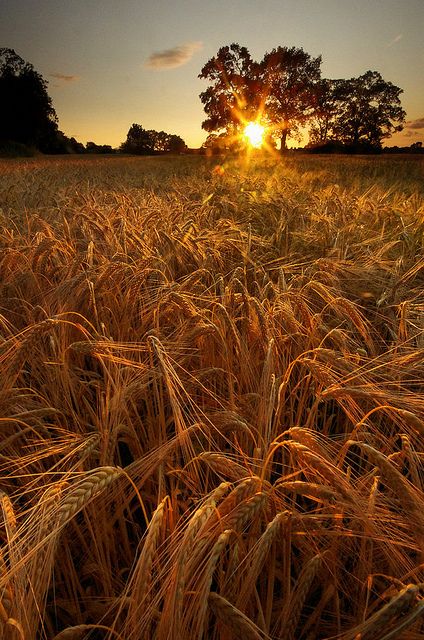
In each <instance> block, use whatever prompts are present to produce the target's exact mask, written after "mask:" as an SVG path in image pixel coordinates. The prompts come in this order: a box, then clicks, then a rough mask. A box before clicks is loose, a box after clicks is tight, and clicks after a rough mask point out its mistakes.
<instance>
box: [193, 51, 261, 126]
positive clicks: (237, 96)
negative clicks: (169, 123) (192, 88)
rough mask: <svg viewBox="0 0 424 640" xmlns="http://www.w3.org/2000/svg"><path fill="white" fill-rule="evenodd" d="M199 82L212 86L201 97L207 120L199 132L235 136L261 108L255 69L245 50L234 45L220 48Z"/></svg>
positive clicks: (254, 64)
mask: <svg viewBox="0 0 424 640" xmlns="http://www.w3.org/2000/svg"><path fill="white" fill-rule="evenodd" d="M199 78H203V79H205V80H209V81H210V82H211V84H210V85H209V87H208V88H207V89H206V90H205V91H203V92H202V93H201V94H200V100H201V101H202V104H203V105H204V110H205V112H206V115H207V116H208V117H207V118H206V120H205V121H204V122H203V123H202V128H203V129H205V131H208V132H209V133H214V132H217V133H223V134H224V135H227V136H233V135H236V134H237V132H238V131H239V129H240V127H241V126H242V125H243V123H245V122H246V121H248V120H252V119H255V118H256V116H257V113H258V111H259V108H260V101H261V98H260V84H259V80H258V65H257V63H255V62H254V61H253V60H252V58H251V56H250V53H249V51H248V50H247V49H246V47H241V46H240V45H239V44H236V43H233V44H231V45H229V46H225V47H221V48H220V49H219V51H218V53H217V55H216V56H214V57H213V58H211V59H210V60H209V61H208V62H207V63H206V64H205V65H204V67H203V68H202V70H201V72H200V74H199Z"/></svg>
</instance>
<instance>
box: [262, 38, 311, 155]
mask: <svg viewBox="0 0 424 640" xmlns="http://www.w3.org/2000/svg"><path fill="white" fill-rule="evenodd" d="M320 67H321V56H318V57H317V58H312V57H311V56H310V55H309V53H306V51H304V50H303V49H299V48H296V47H291V48H288V47H277V48H276V49H273V50H272V51H271V52H270V53H266V54H265V56H264V59H263V60H262V62H261V64H260V79H261V83H262V87H263V88H262V92H263V94H264V108H265V112H266V115H267V118H268V120H269V121H270V122H271V123H272V125H273V128H274V131H275V132H279V135H280V141H281V151H282V152H284V150H285V149H286V148H287V138H288V137H289V136H290V135H293V134H296V133H297V132H298V130H299V128H300V127H301V126H303V125H305V124H306V123H307V122H308V120H309V119H310V118H311V116H312V114H313V110H314V106H315V102H316V92H317V87H318V83H319V80H320V77H321V70H320Z"/></svg>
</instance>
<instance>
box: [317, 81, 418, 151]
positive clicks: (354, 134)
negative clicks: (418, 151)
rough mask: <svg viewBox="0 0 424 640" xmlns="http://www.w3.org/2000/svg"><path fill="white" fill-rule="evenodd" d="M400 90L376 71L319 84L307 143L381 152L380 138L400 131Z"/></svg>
mask: <svg viewBox="0 0 424 640" xmlns="http://www.w3.org/2000/svg"><path fill="white" fill-rule="evenodd" d="M401 93H402V89H400V88H399V87H396V86H395V85H393V84H392V83H391V82H387V81H386V80H384V79H383V78H382V76H381V75H380V73H378V72H377V71H367V72H366V73H364V74H363V75H361V76H359V77H358V78H351V79H349V80H324V81H323V82H322V83H321V92H320V93H319V97H318V101H317V107H316V110H315V117H314V119H313V125H312V128H311V131H310V141H311V142H312V143H316V144H320V143H325V142H327V141H329V140H330V141H338V142H342V143H343V144H345V145H347V146H350V147H353V148H360V147H368V148H372V149H379V148H381V145H382V141H383V139H384V138H387V137H389V136H390V135H391V134H392V133H394V132H395V131H401V130H402V128H403V123H404V121H405V115H406V114H405V111H404V110H403V109H402V105H401V101H400V94H401Z"/></svg>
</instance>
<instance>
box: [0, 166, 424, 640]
mask: <svg viewBox="0 0 424 640" xmlns="http://www.w3.org/2000/svg"><path fill="white" fill-rule="evenodd" d="M423 178H424V169H423V160H422V159H420V158H418V157H417V158H414V157H406V158H405V157H402V158H400V157H399V158H398V157H390V158H388V157H379V158H375V157H374V158H371V157H363V158H361V157H358V158H354V157H351V158H340V157H327V158H326V157H320V158H318V157H311V156H301V155H299V156H288V157H287V158H283V159H273V158H270V159H261V158H251V159H250V161H247V159H241V160H223V159H218V160H217V159H205V158H201V157H179V158H169V157H155V158H130V157H121V158H119V157H110V158H100V159H97V158H93V157H90V158H87V157H85V158H76V159H75V158H72V157H71V158H36V159H25V160H7V161H6V160H4V161H1V162H0V206H1V211H0V216H1V227H2V233H1V237H0V379H1V388H0V405H1V408H0V422H1V438H0V478H1V480H0V489H1V493H0V506H1V508H0V543H1V546H0V549H1V556H0V583H1V589H0V597H1V603H0V618H1V624H0V638H4V639H5V640H15V639H16V640H35V639H42V640H80V639H83V638H87V639H92V640H97V639H107V640H116V639H119V640H144V639H146V640H236V639H238V638H243V639H244V640H267V639H268V640H271V639H272V640H324V639H330V638H331V639H334V640H335V639H336V638H337V639H339V640H389V639H393V640H398V639H400V640H418V639H420V638H423V636H424V599H423V593H424V589H423V587H424V486H423V483H424V385H423V381H424V313H423V312H424V252H423V246H424V180H423Z"/></svg>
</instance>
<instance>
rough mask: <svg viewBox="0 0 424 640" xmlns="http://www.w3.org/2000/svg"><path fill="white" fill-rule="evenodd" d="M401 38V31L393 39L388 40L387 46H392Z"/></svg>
mask: <svg viewBox="0 0 424 640" xmlns="http://www.w3.org/2000/svg"><path fill="white" fill-rule="evenodd" d="M402 38H403V33H399V34H398V35H397V36H396V37H395V38H393V40H391V42H389V44H388V45H387V46H388V47H393V45H394V44H396V43H397V42H399V40H402Z"/></svg>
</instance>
